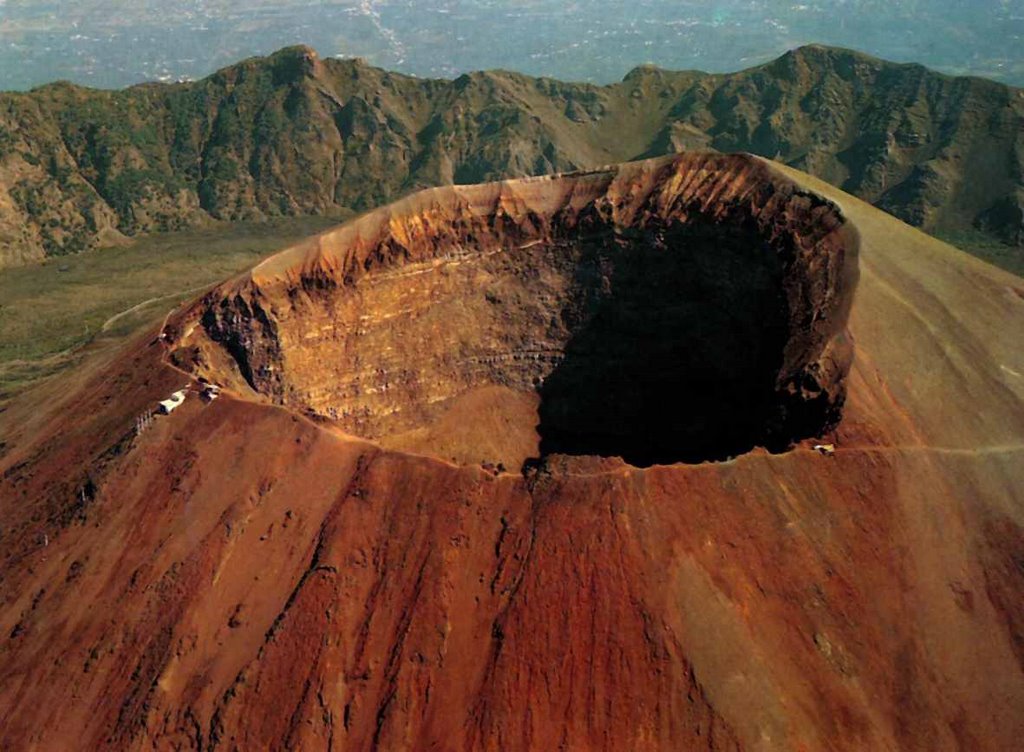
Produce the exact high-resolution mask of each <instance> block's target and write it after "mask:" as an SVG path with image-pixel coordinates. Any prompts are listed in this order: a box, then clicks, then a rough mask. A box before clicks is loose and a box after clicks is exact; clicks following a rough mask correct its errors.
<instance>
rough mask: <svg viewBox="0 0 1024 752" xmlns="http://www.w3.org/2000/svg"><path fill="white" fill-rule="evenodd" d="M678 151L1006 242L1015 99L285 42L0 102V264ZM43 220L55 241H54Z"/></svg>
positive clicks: (1021, 143)
mask: <svg viewBox="0 0 1024 752" xmlns="http://www.w3.org/2000/svg"><path fill="white" fill-rule="evenodd" d="M680 149H712V150H716V151H747V152H752V153H755V154H761V155H763V156H766V157H769V158H771V159H775V160H777V161H779V162H782V163H785V164H788V165H791V166H793V167H796V168H798V169H801V170H803V171H805V172H808V173H810V174H812V175H816V176H818V177H821V178H822V179H824V180H827V181H829V182H832V183H833V184H834V185H837V186H838V187H840V188H843V189H844V190H846V191H848V192H850V193H853V194H854V195H856V196H859V197H861V198H863V199H865V200H867V201H869V202H871V203H874V204H875V205H877V206H879V207H881V208H882V209H884V210H886V211H889V212H891V213H892V214H894V215H896V216H898V217H901V218H904V219H906V220H909V221H911V222H917V223H921V224H923V225H924V229H926V230H929V229H934V228H936V227H941V228H950V229H953V230H955V231H958V232H959V231H964V232H967V233H969V232H971V228H973V227H984V228H985V230H986V232H989V233H990V234H991V237H992V238H997V239H1001V240H1004V241H1013V242H1019V232H1020V212H1021V210H1022V201H1024V199H1022V198H1021V197H1022V196H1024V193H1022V191H1024V184H1022V182H1021V177H1020V176H1021V174H1024V162H1022V159H1024V157H1022V156H1021V155H1024V90H1020V89H1013V88H1011V87H1008V86H1004V85H1001V84H998V83H995V82H992V81H985V80H983V79H964V78H960V79H957V78H952V77H950V76H944V75H942V74H939V73H935V72H933V71H929V70H928V69H926V68H924V67H922V66H919V65H899V64H895V63H889V62H886V61H883V60H878V59H875V58H872V57H868V56H866V55H861V54H859V53H857V52H853V51H850V50H842V49H833V48H828V47H821V46H808V47H803V48H800V49H798V50H794V51H792V52H789V53H786V54H785V55H783V56H782V57H780V58H778V59H777V60H774V61H772V62H769V63H767V64H765V65H761V66H758V67H755V68H750V69H748V70H744V71H740V72H737V73H732V74H724V75H710V74H705V73H700V72H695V71H682V72H680V71H664V70H659V69H658V68H655V67H653V66H643V67H640V68H637V69H636V70H635V71H633V72H632V73H631V74H629V75H628V76H626V78H625V79H624V80H623V81H621V82H619V83H617V84H612V85H609V86H594V85H591V84H573V83H562V82H557V81H552V80H550V79H537V78H530V77H529V76H524V75H520V74H516V73H509V72H504V71H491V72H484V73H473V74H469V75H464V76H460V77H459V78H457V79H455V80H454V81H444V80H427V79H418V78H411V77H408V76H402V75H399V74H395V73H389V72H387V71H383V70H380V69H378V68H373V67H371V66H369V65H367V64H366V63H364V62H358V61H352V60H335V59H321V58H318V57H317V56H316V55H315V53H314V52H313V51H312V50H310V49H307V48H303V47H291V48H287V49H284V50H280V51H279V52H277V53H275V54H273V55H270V56H268V57H265V58H251V59H248V60H244V61H242V62H240V63H238V64H236V65H233V66H230V67H228V68H225V69H223V70H221V71H219V72H217V73H215V74H214V75H212V76H209V77H208V78H205V79H203V80H201V81H195V82H192V83H184V84H174V85H166V86H165V85H146V86H137V87H132V88H130V89H125V90H123V91H116V92H110V91H97V90H93V89H83V88H80V87H76V86H73V85H71V84H54V85H50V86H45V87H42V88H40V89H37V90H34V91H32V92H29V93H27V94H0V153H2V152H3V151H4V150H8V151H13V152H16V153H17V154H20V155H21V158H20V159H19V158H11V157H10V156H8V158H6V159H0V185H2V186H6V187H7V188H8V190H9V191H10V192H11V195H12V198H13V199H14V204H15V206H13V207H12V208H11V210H10V211H8V212H6V213H5V214H4V216H3V217H0V221H3V222H6V223H7V224H8V226H9V227H11V228H14V227H16V228H18V229H19V233H18V234H17V235H12V237H17V240H16V241H14V242H12V243H10V244H8V245H6V246H4V245H0V266H2V265H4V264H5V258H4V257H5V255H7V256H9V258H10V261H6V263H12V262H13V261H21V260H24V259H27V258H32V257H36V258H38V257H41V256H43V255H48V256H56V255H60V254H67V253H70V252H74V251H78V250H81V249H82V248H89V247H92V246H95V245H98V244H101V243H103V242H106V240H107V239H108V237H107V236H109V235H110V232H109V230H110V229H116V230H117V231H119V232H120V233H121V234H123V235H129V236H137V235H139V234H140V233H147V232H153V231H161V230H168V229H174V228H179V227H186V226H194V225H197V224H201V223H202V222H203V221H205V220H208V219H209V218H210V217H215V218H217V219H220V220H250V219H255V218H260V217H273V216H279V215H303V214H323V213H325V212H329V211H334V210H336V209H338V208H339V207H345V208H349V209H353V208H357V209H363V208H370V207H372V206H375V205H378V204H381V203H386V202H387V201H390V200H392V199H395V198H397V197H399V196H401V195H402V194H405V193H408V192H410V191H412V190H415V189H417V188H421V187H425V186H429V185H438V184H443V183H451V182H460V183H475V182H480V181H483V180H491V179H498V178H503V177H519V176H523V175H529V174H538V173H546V172H555V171H566V170H574V169H586V168H591V167H597V166H600V165H603V164H610V163H614V162H624V161H629V160H633V159H640V158H644V157H653V156H658V155H660V154H665V153H668V152H675V151H678V150H680ZM54 155H60V156H59V158H58V157H55V156H54ZM97 212H99V215H102V217H103V220H104V221H102V222H96V221H94V220H93V219H91V218H93V217H96V216H99V215H97ZM53 217H56V218H57V219H58V221H59V228H60V229H61V230H64V232H55V231H49V230H48V229H47V223H48V222H49V221H50V219H51V218H53ZM90 222H92V225H91V226H90V224H89V223H90ZM110 225H113V227H112V228H111V227H110ZM73 227H82V228H87V229H86V230H83V231H82V232H81V233H78V234H75V233H73V232H71V231H70V230H69V228H73ZM22 228H28V229H29V230H30V231H29V232H20V230H21V229H22ZM4 229H5V228H3V227H0V232H3V230H4ZM967 247H968V248H974V247H979V248H981V247H984V248H987V249H988V250H990V251H991V253H990V254H989V257H991V258H993V259H998V258H1002V257H1004V256H1005V257H1009V256H1010V255H1011V254H1012V252H1011V251H1009V250H1007V251H1001V252H1000V251H999V249H998V247H997V246H994V245H991V240H990V239H982V240H980V241H979V243H971V244H968V245H967Z"/></svg>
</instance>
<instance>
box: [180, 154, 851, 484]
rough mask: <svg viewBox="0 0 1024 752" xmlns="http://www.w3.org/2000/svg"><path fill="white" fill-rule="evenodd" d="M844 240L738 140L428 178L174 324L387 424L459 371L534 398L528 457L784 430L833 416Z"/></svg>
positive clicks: (698, 452)
mask: <svg viewBox="0 0 1024 752" xmlns="http://www.w3.org/2000/svg"><path fill="white" fill-rule="evenodd" d="M856 276H857V237H856V232H855V231H854V229H853V228H852V227H851V226H850V225H848V224H847V223H846V222H844V219H843V217H842V215H841V214H840V212H839V210H838V209H837V208H836V207H835V206H834V205H832V204H831V203H829V202H827V201H825V200H824V199H822V198H820V197H818V196H816V195H813V194H810V193H807V192H804V191H800V190H798V189H797V188H796V187H795V186H794V185H792V184H791V183H789V182H787V181H785V180H784V179H782V178H780V177H778V176H777V175H775V174H774V173H772V172H771V171H770V170H769V168H768V167H767V166H766V165H765V164H764V163H762V162H761V161H759V160H757V159H755V158H753V157H747V156H722V155H693V154H684V155H678V156H676V157H672V158H666V159H660V160H652V161H648V162H640V163H633V164H629V165H624V166H621V167H617V168H610V169H607V170H602V171H596V172H591V173H581V174H573V175H565V176H554V177H546V178H533V179H527V180H519V181H509V182H504V183H494V184H486V185H480V186H469V187H449V188H439V189H432V190H428V191H424V192H421V193H418V194H415V195H413V196H411V197H409V198H407V199H405V200H403V201H400V202H398V203H396V204H393V205H391V206H389V207H386V208H384V209H381V210H378V211H375V212H373V213H370V214H368V215H366V216H364V217H362V218H360V219H358V220H355V221H354V222H352V223H349V224H348V225H345V226H343V227H341V228H339V229H337V230H335V231H333V232H330V233H327V234H325V235H323V236H321V237H319V238H317V239H314V240H312V241H310V242H309V243H306V244H304V245H302V246H298V247H296V248H293V249H290V250H288V251H285V252H284V253H282V254H279V255H278V256H276V257H273V258H272V259H270V260H269V261H267V262H265V263H264V264H262V265H260V266H259V267H257V268H256V269H254V270H253V272H252V273H251V274H248V275H245V276H243V277H241V278H238V279H236V280H233V281H232V282H230V283H228V284H226V285H224V286H222V287H221V288H219V289H218V290H216V291H214V292H213V293H211V294H210V295H208V296H207V297H206V298H204V299H203V300H202V301H200V303H199V304H197V305H196V306H195V307H193V308H192V309H191V310H190V311H188V312H186V313H185V314H184V315H183V316H181V317H180V318H179V319H177V320H175V321H174V322H172V324H171V326H170V329H169V332H170V333H171V335H172V337H174V338H175V339H176V340H177V343H176V344H177V352H176V358H177V359H178V360H179V362H180V363H181V364H183V365H186V366H187V367H189V368H192V369H193V370H195V371H196V372H197V373H200V374H201V375H204V376H206V377H207V378H210V379H213V380H215V381H219V382H221V383H226V384H228V385H232V384H234V385H236V386H238V387H239V388H247V389H252V390H255V391H256V392H258V393H260V394H262V395H265V396H266V397H267V398H269V399H272V400H273V401H275V402H278V403H280V404H284V405H288V406H291V407H294V408H296V409H299V410H303V411H306V412H308V413H311V414H314V415H316V416H319V417H321V418H325V419H330V420H334V421H337V423H338V424H339V425H340V426H341V427H343V428H344V429H345V430H347V431H350V432H352V433H356V434H358V435H361V436H364V437H367V438H371V439H379V438H382V437H386V436H389V435H393V434H396V433H401V432H407V431H410V430H415V429H417V428H418V427H422V426H426V425H430V424H432V423H434V422H436V421H437V420H438V419H439V418H440V417H441V416H442V415H444V413H445V412H446V410H448V408H449V407H450V405H451V404H453V402H454V401H456V400H458V399H462V398H464V397H465V396H466V395H467V394H471V393H473V392H474V391H475V390H480V389H485V388H491V387H494V386H500V387H504V388H507V389H510V390H513V391H516V392H533V393H536V394H537V395H538V396H539V406H538V409H537V412H536V415H535V422H536V424H537V431H538V434H539V443H538V447H537V451H538V453H541V454H543V453H548V452H561V453H569V454H600V455H617V456H622V457H624V458H625V459H627V460H628V461H630V462H633V463H635V464H641V465H643V464H651V463H653V462H676V461H689V462H694V461H701V460H708V459H722V458H725V457H728V456H733V455H735V454H738V453H740V452H743V451H747V450H749V449H750V448H752V447H754V446H766V447H769V448H771V449H783V448H785V447H786V446H787V445H789V444H790V443H791V442H793V441H795V440H798V439H801V438H805V437H808V436H813V435H818V434H819V433H821V432H822V431H824V430H826V429H827V428H829V427H830V426H832V425H834V424H835V423H836V422H837V421H838V420H839V418H840V415H841V407H842V403H843V398H844V395H845V377H846V374H847V372H848V370H849V366H850V362H851V358H852V353H853V349H852V343H851V342H850V340H849V337H848V335H847V333H846V319H847V315H848V312H849V309H850V305H851V302H852V299H853V292H854V288H855V284H856Z"/></svg>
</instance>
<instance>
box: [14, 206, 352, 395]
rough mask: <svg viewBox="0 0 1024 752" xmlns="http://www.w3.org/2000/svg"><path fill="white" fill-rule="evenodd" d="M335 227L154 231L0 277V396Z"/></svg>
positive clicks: (295, 224)
mask: <svg viewBox="0 0 1024 752" xmlns="http://www.w3.org/2000/svg"><path fill="white" fill-rule="evenodd" d="M336 223H337V219H334V218H330V219H328V218H322V217H297V218H290V219H279V220H274V221H272V222H269V223H253V222H236V223H224V224H220V225H217V226H215V227H212V228H207V229H202V230H189V231H182V232H176V233H164V234H157V235H152V236H149V237H146V238H143V239H141V240H139V241H137V242H135V243H133V244H131V245H127V246H119V247H115V248H107V249H103V250H97V251H90V252H87V253H83V254H80V255H77V256H72V257H67V258H59V259H51V260H49V261H47V262H44V263H41V264H36V265H32V266H28V267H22V268H17V269H8V270H6V271H4V273H3V274H0V301H3V302H2V303H0V332H2V334H0V400H4V399H6V398H7V397H9V396H11V395H12V394H13V393H14V392H16V391H20V389H22V388H23V387H24V386H26V385H28V384H29V383H31V382H32V381H34V380H36V379H39V378H41V377H44V376H48V375H51V374H53V373H56V372H58V371H60V370H63V369H64V368H65V367H67V366H69V365H71V364H73V363H76V362H77V361H78V359H79V358H80V356H81V354H82V352H83V349H84V347H85V346H86V345H91V346H93V347H99V346H105V345H108V344H111V343H113V342H117V341H120V340H121V339H123V338H124V337H125V336H127V335H129V334H131V333H133V332H135V331H137V330H138V328H139V327H141V326H142V325H144V324H148V323H150V322H151V321H153V320H155V319H158V318H160V317H161V316H163V315H164V314H165V313H166V312H167V311H168V310H170V309H171V308H173V307H174V306H175V305H176V304H177V303H179V302H180V301H181V300H182V299H183V298H185V297H191V296H194V295H195V294H198V292H199V291H200V290H201V288H203V287H206V286H208V285H211V284H213V283H215V282H219V281H220V280H222V279H224V278H225V277H227V276H230V275H232V274H234V273H237V272H239V271H241V270H243V269H246V268H249V267H251V266H253V265H254V264H255V263H256V261H257V260H258V259H259V258H261V257H262V256H265V255H266V254H268V253H269V252H271V251H274V250H276V249H278V248H281V247H282V246H285V245H288V244H290V243H292V242H294V241H295V240H298V239H300V238H303V237H306V236H308V235H311V234H313V233H316V232H318V231H320V230H322V229H324V228H325V227H328V226H331V225H333V224H336Z"/></svg>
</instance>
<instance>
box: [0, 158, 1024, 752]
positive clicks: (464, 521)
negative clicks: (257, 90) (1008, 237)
mask: <svg viewBox="0 0 1024 752" xmlns="http://www.w3.org/2000/svg"><path fill="white" fill-rule="evenodd" d="M1020 331H1024V283H1022V282H1021V280H1020V279H1019V278H1017V277H1014V276H1012V275H1010V274H1008V273H1004V272H1001V271H999V270H997V269H995V268H993V267H990V266H988V265H986V264H984V263H982V262H980V261H977V260H976V259H973V258H971V257H968V256H966V255H964V254H962V253H960V252H958V251H956V250H955V249H953V248H951V247H949V246H946V245H944V244H942V243H940V242H938V241H935V240H934V239H931V238H929V237H928V236H926V235H924V234H922V233H920V232H918V231H916V230H914V229H912V228H910V227H908V226H906V225H904V224H902V223H900V222H899V221H897V220H895V219H893V218H891V217H889V216H887V215H884V214H882V213H881V212H879V211H877V210H875V209H873V208H871V207H870V206H868V205H867V204H864V203H862V202H860V201H858V200H857V199H854V198H852V197H850V196H848V195H846V194H843V193H841V192H839V191H837V190H836V189H833V188H830V187H828V186H826V185H825V184H823V183H820V182H818V181H816V180H814V179H813V178H810V177H808V176H806V175H803V174H800V173H797V172H794V171H791V170H788V169H786V168H782V167H780V166H778V165H775V164H773V163H771V162H767V161H765V160H762V159H759V158H755V157H752V156H748V155H733V156H724V155H703V154H681V155H676V156H673V157H668V158H663V159H657V160H649V161H645V162H637V163H631V164H625V165H620V166H615V167H609V168H605V169H601V170H595V171H590V172H584V173H573V174H565V175H556V176H551V177H541V178H529V179H524V180H514V181H505V182H500V183H490V184H484V185H479V186H456V187H448V188H438V189H431V190H428V191H423V192H421V193H417V194H414V195H412V196H410V197H408V198H406V199H403V200H402V201H399V202H397V203H395V204H392V205H390V206H388V207H385V208H382V209H379V210H376V211H373V212H371V213H368V214H366V215H364V216H362V217H360V218H358V219H356V220H354V221H352V222H350V223H348V224H346V225H343V226H341V227H339V228H337V229H335V230H332V231H330V232H328V233H325V234H323V235H321V236H318V237H315V238H311V239H310V240H308V241H306V242H305V243H302V244H300V245H298V246H296V247H293V248H290V249H286V250H284V251H282V252H281V253H279V254H277V255H275V256H273V257H271V258H269V259H267V260H266V261H264V262H263V263H261V264H259V265H258V266H256V267H255V268H254V269H252V270H251V271H250V272H248V273H246V274H244V275H241V276H239V277H237V278H235V279H232V280H228V281H226V282H225V283H223V284H221V285H219V286H217V287H216V288H214V289H212V290H210V291H209V292H208V293H206V294H205V295H203V296H201V297H200V298H198V299H196V300H194V301H192V302H190V303H188V304H187V305H184V306H182V307H181V308H179V309H176V310H175V311H174V312H172V313H171V314H169V316H168V317H167V318H166V319H165V321H164V322H163V323H162V324H161V325H160V327H159V328H157V329H154V330H151V331H149V332H147V333H146V335H145V336H144V337H142V338H139V339H138V340H137V341H134V342H132V343H131V344H130V345H128V346H126V347H125V348H124V349H123V350H122V351H121V352H119V353H117V354H116V355H115V356H110V355H105V356H103V357H102V358H99V357H98V358H96V359H94V360H92V361H90V362H87V363H86V364H84V365H83V366H82V367H80V368H79V369H78V370H77V371H74V372H71V373H67V374H64V375H62V376H60V377H57V378H55V379H53V380H51V381H49V382H47V383H44V384H42V385H41V386H38V387H36V388H34V389H32V390H30V391H27V392H25V393H23V394H22V395H20V396H19V397H18V398H17V399H16V400H15V401H14V402H13V403H12V404H11V405H10V406H9V407H8V408H7V410H6V412H5V413H4V414H3V416H2V418H3V427H2V431H0V440H2V441H3V442H4V444H3V446H4V449H3V452H4V454H3V457H2V459H0V474H2V480H0V514H2V519H3V525H2V528H0V555H2V557H3V558H2V561H0V599H2V600H0V602H2V604H3V608H2V609H0V746H2V747H3V748H4V749H78V748H87V749H100V748H114V749H143V748H146V749H150V748H156V749H196V750H200V749H202V750H207V749H227V750H231V749H239V750H245V749H509V748H512V749H551V748H560V749H693V750H720V749H808V750H818V749H850V750H862V749H897V748H898V749H928V750H934V749H958V748H971V749H992V750H1002V749H1010V748H1013V746H1014V745H1015V744H1016V743H1017V740H1019V738H1021V735H1022V734H1024V716H1022V714H1021V713H1020V708H1022V707H1024V631H1022V630H1024V498H1022V496H1021V491H1020V489H1021V488H1024V461H1022V459H1024V457H1022V455H1024V375H1022V374H1024V348H1022V347H1021V346H1020V341H1019V332H1020ZM182 396H183V400H182ZM161 401H163V402H164V404H165V408H164V411H163V413H162V414H155V408H156V407H157V405H158V404H159V403H160V402H161ZM166 405H171V407H170V408H167V407H166Z"/></svg>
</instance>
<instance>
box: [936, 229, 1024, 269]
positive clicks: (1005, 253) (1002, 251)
mask: <svg viewBox="0 0 1024 752" xmlns="http://www.w3.org/2000/svg"><path fill="white" fill-rule="evenodd" d="M932 234H933V235H935V237H937V238H938V239H939V240H941V241H943V242H944V243H949V244H950V245H955V246H956V247H957V248H959V249H960V250H962V251H965V252H967V253H969V254H971V255H972V256H977V257H978V258H980V259H981V260H982V261H987V262H988V263H990V264H992V265H993V266H998V267H999V268H1001V269H1005V270H1006V271H1008V272H1012V273H1013V274H1016V275H1018V276H1020V277H1024V248H1018V247H1015V246H1011V245H1006V244H1005V243H1000V242H999V241H998V240H993V239H992V237H991V236H989V235H986V234H985V233H983V232H979V231H978V230H971V229H968V230H961V231H959V232H935V233H932Z"/></svg>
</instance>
